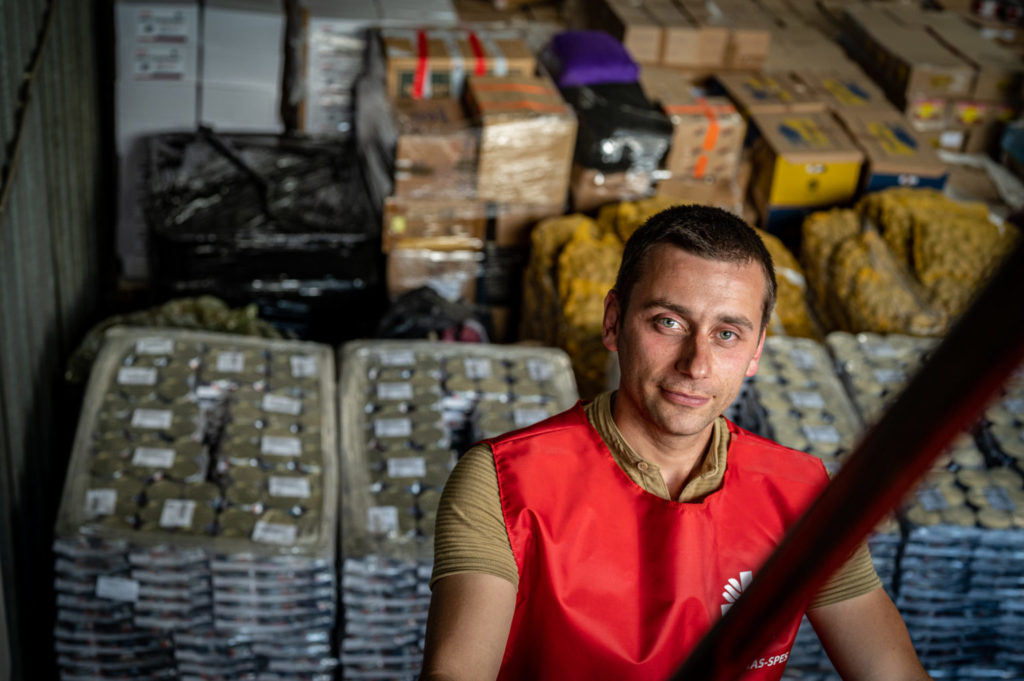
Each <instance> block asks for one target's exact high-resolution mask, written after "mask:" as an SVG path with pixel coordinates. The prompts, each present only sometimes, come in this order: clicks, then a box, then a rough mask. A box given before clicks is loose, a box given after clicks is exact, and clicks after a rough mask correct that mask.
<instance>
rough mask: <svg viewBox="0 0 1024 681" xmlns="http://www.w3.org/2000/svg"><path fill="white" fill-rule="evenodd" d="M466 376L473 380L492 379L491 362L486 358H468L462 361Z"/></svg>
mask: <svg viewBox="0 0 1024 681" xmlns="http://www.w3.org/2000/svg"><path fill="white" fill-rule="evenodd" d="M462 366H463V367H464V368H465V369H466V376H468V377H469V378H473V379H479V378H490V377H491V360H489V359H487V358H486V357H467V358H466V359H464V360H462Z"/></svg>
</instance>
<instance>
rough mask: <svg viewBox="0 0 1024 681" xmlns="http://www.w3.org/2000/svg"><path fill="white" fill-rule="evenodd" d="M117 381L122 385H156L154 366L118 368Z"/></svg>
mask: <svg viewBox="0 0 1024 681" xmlns="http://www.w3.org/2000/svg"><path fill="white" fill-rule="evenodd" d="M117 382H118V383H120V384H121V385H156V369H155V368H154V367H121V368H120V369H118V370H117Z"/></svg>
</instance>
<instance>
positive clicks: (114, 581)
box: [96, 575, 139, 603]
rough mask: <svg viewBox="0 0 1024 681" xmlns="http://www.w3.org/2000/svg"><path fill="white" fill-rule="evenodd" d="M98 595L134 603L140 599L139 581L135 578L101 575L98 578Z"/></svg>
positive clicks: (98, 596)
mask: <svg viewBox="0 0 1024 681" xmlns="http://www.w3.org/2000/svg"><path fill="white" fill-rule="evenodd" d="M96 597H97V598H109V599H110V600H112V601H131V602H132V603H134V602H135V601H137V600H139V583H138V582H136V581H135V580H134V579H125V578H124V577H107V576H105V575H100V576H99V577H97V578H96Z"/></svg>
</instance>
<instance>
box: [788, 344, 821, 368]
mask: <svg viewBox="0 0 1024 681" xmlns="http://www.w3.org/2000/svg"><path fill="white" fill-rule="evenodd" d="M789 358H790V359H792V360H793V364H795V365H796V366H797V368H799V369H813V368H814V367H815V366H816V363H815V361H814V354H813V353H810V352H807V351H806V350H797V349H795V348H794V349H793V350H790V351H789Z"/></svg>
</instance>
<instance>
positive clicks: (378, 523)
mask: <svg viewBox="0 0 1024 681" xmlns="http://www.w3.org/2000/svg"><path fill="white" fill-rule="evenodd" d="M366 531H367V532H370V533H371V534H387V533H389V532H397V531H398V508H397V507H395V506H371V507H370V508H368V509H366Z"/></svg>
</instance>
